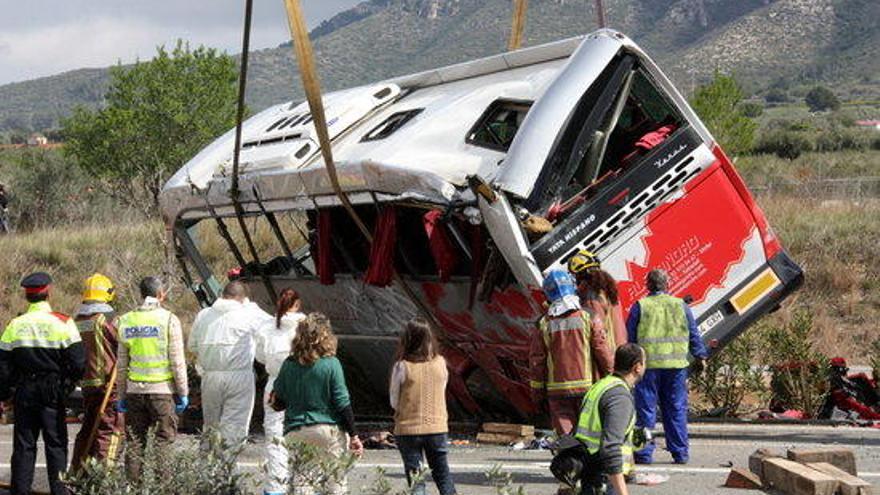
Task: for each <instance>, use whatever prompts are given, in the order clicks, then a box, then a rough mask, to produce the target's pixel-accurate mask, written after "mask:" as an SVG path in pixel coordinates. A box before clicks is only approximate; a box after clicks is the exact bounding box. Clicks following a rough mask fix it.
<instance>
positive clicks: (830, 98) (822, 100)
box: [804, 86, 840, 112]
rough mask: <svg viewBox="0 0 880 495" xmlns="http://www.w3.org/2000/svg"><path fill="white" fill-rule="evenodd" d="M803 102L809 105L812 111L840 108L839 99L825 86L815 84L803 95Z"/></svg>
mask: <svg viewBox="0 0 880 495" xmlns="http://www.w3.org/2000/svg"><path fill="white" fill-rule="evenodd" d="M804 102H805V103H806V104H807V106H808V107H810V111H812V112H821V111H823V110H837V109H838V108H840V100H838V99H837V96H835V95H834V93H833V92H832V91H831V90H830V89H828V88H826V87H825V86H816V87H815V88H813V89H811V90H810V92H809V93H807V96H805V97H804Z"/></svg>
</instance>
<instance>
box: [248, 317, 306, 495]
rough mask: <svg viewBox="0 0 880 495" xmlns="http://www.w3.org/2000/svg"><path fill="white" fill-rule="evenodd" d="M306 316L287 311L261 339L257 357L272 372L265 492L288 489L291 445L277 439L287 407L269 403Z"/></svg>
mask: <svg viewBox="0 0 880 495" xmlns="http://www.w3.org/2000/svg"><path fill="white" fill-rule="evenodd" d="M305 317H306V315H304V314H302V313H287V314H286V315H284V316H282V317H281V328H278V327H277V326H276V324H275V321H274V320H273V321H272V322H271V323H270V324H268V325H266V326H264V327H263V330H262V331H261V332H260V337H259V340H258V341H257V361H259V362H261V363H263V364H264V365H266V372H267V373H269V381H268V382H266V392H265V394H264V397H263V404H264V405H265V410H266V413H265V416H264V419H263V429H264V430H265V432H266V481H265V485H264V487H263V492H264V493H266V494H269V495H276V494H282V493H287V486H286V482H287V479H288V472H287V461H288V455H287V449H285V448H284V447H283V446H281V445H279V444H277V443H276V442H278V441H284V411H281V412H278V411H275V410H274V409H272V408H271V407H269V406H268V405H266V404H268V402H269V394H270V393H271V392H272V389H273V388H274V386H273V385H274V384H275V379H276V378H278V373H279V372H280V371H281V366H282V365H283V364H284V360H286V359H287V357H288V356H290V351H291V349H292V345H291V344H292V342H293V338H294V337H296V329H297V326H298V325H299V322H300V321H302V320H303V319H305Z"/></svg>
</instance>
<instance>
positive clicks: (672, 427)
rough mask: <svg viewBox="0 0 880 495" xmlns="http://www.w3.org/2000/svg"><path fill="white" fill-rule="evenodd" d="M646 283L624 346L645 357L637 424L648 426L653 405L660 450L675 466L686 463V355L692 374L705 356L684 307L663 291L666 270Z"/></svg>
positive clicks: (639, 459) (649, 452) (648, 455)
mask: <svg viewBox="0 0 880 495" xmlns="http://www.w3.org/2000/svg"><path fill="white" fill-rule="evenodd" d="M646 283H647V286H648V292H649V295H648V296H647V297H644V298H642V299H640V300H639V301H637V302H636V303H635V304H633V306H632V308H631V309H630V310H629V317H628V318H627V321H626V329H627V332H628V334H629V340H630V342H637V343H639V344H640V345H641V346H642V347H643V348H644V349H645V353H646V354H647V355H648V361H647V372H646V373H645V379H644V380H642V382H641V383H639V386H638V387H636V391H635V397H636V413H637V415H638V426H640V427H645V428H648V429H653V428H654V424H655V423H656V421H657V404H658V402H659V404H660V411H661V412H662V415H663V432H664V434H665V436H666V450H668V451H669V452H670V453H671V454H672V460H673V461H674V462H675V463H676V464H687V462H688V430H687V409H688V387H687V378H688V364H689V363H688V354H692V355H693V356H694V357H695V358H696V359H697V361H696V362H695V366H694V368H695V371H698V372H699V371H700V370H702V368H703V366H704V363H705V359H706V358H707V357H708V355H709V354H708V352H707V351H706V346H705V345H704V344H703V339H702V338H701V337H700V332H699V331H698V330H697V324H696V322H695V320H694V315H693V314H692V313H691V310H690V308H689V307H688V305H687V303H685V302H684V301H683V300H682V299H679V298H677V297H673V296H671V295H669V294H668V293H667V289H668V287H669V276H668V275H667V274H666V272H665V271H663V270H651V271H650V272H649V273H648V277H647V280H646ZM653 453H654V446H653V445H650V446H649V447H648V448H646V449H644V450H643V451H641V452H638V453H636V455H635V461H636V463H637V464H650V463H651V462H652V461H653V459H652V456H653Z"/></svg>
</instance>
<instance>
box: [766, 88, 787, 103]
mask: <svg viewBox="0 0 880 495" xmlns="http://www.w3.org/2000/svg"><path fill="white" fill-rule="evenodd" d="M764 101H766V102H767V103H787V102H788V101H789V99H788V94H787V93H786V92H785V90H784V89H782V88H772V89H770V90H769V91H767V93H766V94H765V95H764Z"/></svg>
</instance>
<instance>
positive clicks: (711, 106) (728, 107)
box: [691, 72, 758, 155]
mask: <svg viewBox="0 0 880 495" xmlns="http://www.w3.org/2000/svg"><path fill="white" fill-rule="evenodd" d="M742 99H743V92H742V89H741V88H740V86H739V84H738V83H737V82H736V79H734V78H733V77H730V76H726V75H724V74H721V73H718V72H716V73H715V77H714V78H713V79H712V82H711V83H709V84H707V85H705V86H700V87H699V88H697V90H696V91H695V92H694V97H693V98H692V101H691V106H692V107H693V109H694V111H695V112H697V115H699V116H700V119H702V120H703V122H704V123H705V124H706V126H707V127H708V128H709V130H710V131H711V132H712V134H713V135H715V138H716V139H717V140H718V142H719V143H721V146H722V147H723V148H724V149H725V150H727V152H728V153H730V154H731V155H738V154H741V153H745V152H747V151H749V150H750V149H751V148H752V142H753V141H754V138H755V130H756V129H757V127H758V125H757V124H756V123H755V122H754V121H753V120H752V119H750V118H749V117H747V116H746V115H744V114H743V112H742V110H741V108H740V102H741V101H742Z"/></svg>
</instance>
